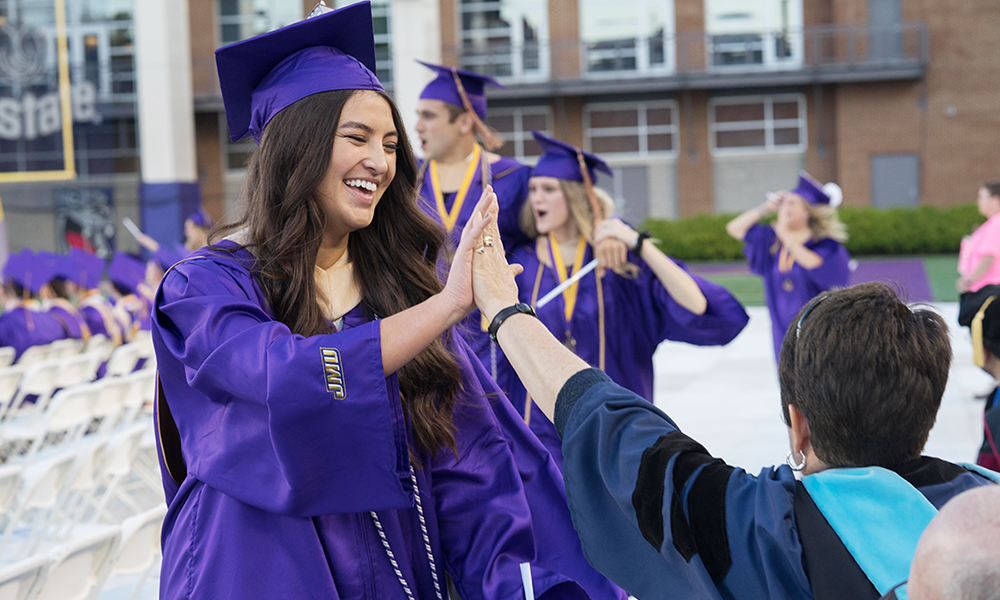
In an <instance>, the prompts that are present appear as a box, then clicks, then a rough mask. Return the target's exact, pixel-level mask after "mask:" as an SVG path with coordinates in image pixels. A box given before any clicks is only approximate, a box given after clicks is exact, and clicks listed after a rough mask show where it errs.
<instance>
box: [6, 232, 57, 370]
mask: <svg viewBox="0 0 1000 600" xmlns="http://www.w3.org/2000/svg"><path fill="white" fill-rule="evenodd" d="M4 276H5V277H6V278H7V279H8V280H10V281H13V282H14V283H17V284H18V285H20V286H21V287H23V288H24V289H25V290H27V291H29V292H30V293H31V294H32V295H36V294H38V292H39V291H41V289H42V286H44V285H45V284H46V283H48V282H49V281H51V280H52V267H51V266H50V265H49V263H48V261H46V260H45V259H43V258H39V257H38V256H36V255H35V254H34V253H33V252H32V251H31V250H29V249H27V248H26V249H24V250H22V251H21V252H19V253H17V254H12V255H11V256H10V257H9V258H8V259H7V264H6V266H5V267H4ZM65 337H66V332H65V331H64V330H63V327H62V326H61V325H60V324H59V322H58V321H56V319H54V318H53V317H52V316H51V315H49V314H48V313H47V312H45V311H43V310H41V304H40V303H39V302H37V301H35V300H25V301H22V302H20V303H18V304H17V305H16V306H14V307H13V308H11V309H9V310H7V311H5V312H4V313H3V314H2V315H0V346H12V347H13V348H14V350H15V352H16V356H15V360H17V358H20V357H21V354H23V353H24V351H25V350H27V349H28V348H30V347H31V346H44V345H45V344H50V343H52V342H54V341H56V340H61V339H63V338H65Z"/></svg>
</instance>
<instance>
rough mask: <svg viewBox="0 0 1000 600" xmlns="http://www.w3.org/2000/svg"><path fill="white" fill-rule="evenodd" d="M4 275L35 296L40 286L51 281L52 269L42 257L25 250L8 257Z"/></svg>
mask: <svg viewBox="0 0 1000 600" xmlns="http://www.w3.org/2000/svg"><path fill="white" fill-rule="evenodd" d="M11 263H13V264H11ZM4 274H5V275H6V276H7V277H9V278H10V279H11V280H13V281H14V282H15V283H17V284H18V285H20V286H21V287H23V288H26V289H27V290H28V291H30V292H31V293H32V294H37V293H38V292H39V291H41V289H42V286H44V285H45V284H46V283H48V282H50V281H52V277H53V267H52V265H51V264H50V263H49V261H48V259H46V258H45V257H44V256H38V255H36V254H35V253H34V252H32V251H31V250H29V249H27V248H25V249H24V250H21V252H20V253H18V254H15V255H14V256H12V257H10V259H9V260H8V261H7V268H6V269H5V270H4Z"/></svg>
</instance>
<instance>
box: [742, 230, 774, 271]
mask: <svg viewBox="0 0 1000 600" xmlns="http://www.w3.org/2000/svg"><path fill="white" fill-rule="evenodd" d="M775 239H777V238H776V237H775V235H774V229H772V228H771V226H770V225H761V224H760V223H757V224H756V225H754V226H753V227H751V228H750V229H749V230H748V231H747V234H746V235H745V236H743V256H745V257H746V258H747V265H748V266H749V267H750V271H751V272H753V273H755V274H757V275H766V274H767V273H769V272H770V271H771V265H773V264H774V255H773V254H772V253H771V246H773V245H774V241H775Z"/></svg>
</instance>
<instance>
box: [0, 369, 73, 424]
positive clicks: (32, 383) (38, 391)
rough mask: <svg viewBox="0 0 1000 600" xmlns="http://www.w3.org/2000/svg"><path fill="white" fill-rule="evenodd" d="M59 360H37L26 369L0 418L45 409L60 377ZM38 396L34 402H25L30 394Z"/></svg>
mask: <svg viewBox="0 0 1000 600" xmlns="http://www.w3.org/2000/svg"><path fill="white" fill-rule="evenodd" d="M59 367H60V364H59V361H52V360H45V361H41V362H37V363H35V364H33V365H31V366H29V367H27V368H26V369H25V370H24V375H22V376H21V383H20V385H19V386H18V388H17V393H16V394H15V395H14V398H13V399H12V400H11V401H10V403H9V404H8V405H7V410H6V411H5V412H4V413H3V414H0V419H7V418H10V417H12V416H15V415H18V414H30V413H33V412H40V411H43V410H45V407H46V406H47V405H48V403H49V398H51V397H52V392H53V391H54V390H55V389H56V381H57V380H58V377H59ZM31 395H34V396H37V397H36V398H35V402H34V404H25V402H24V400H25V398H26V397H28V396H31Z"/></svg>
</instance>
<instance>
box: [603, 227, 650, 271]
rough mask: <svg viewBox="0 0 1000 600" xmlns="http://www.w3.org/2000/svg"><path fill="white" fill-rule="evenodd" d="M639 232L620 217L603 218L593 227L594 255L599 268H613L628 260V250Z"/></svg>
mask: <svg viewBox="0 0 1000 600" xmlns="http://www.w3.org/2000/svg"><path fill="white" fill-rule="evenodd" d="M638 237H639V234H638V233H636V231H635V230H634V229H632V228H631V227H629V226H628V225H626V224H625V222H624V221H622V220H620V219H615V218H610V219H603V220H601V222H599V223H598V224H597V227H595V228H594V255H595V257H596V258H597V265H598V268H600V269H615V268H617V267H619V266H620V265H623V264H625V263H626V262H628V250H629V248H631V247H632V246H635V241H636V239H638ZM602 273H603V271H602Z"/></svg>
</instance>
